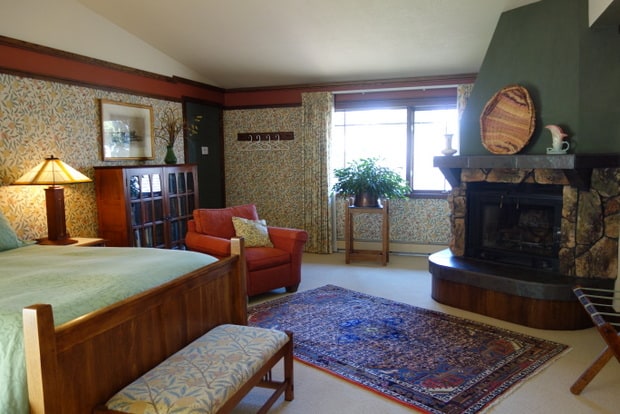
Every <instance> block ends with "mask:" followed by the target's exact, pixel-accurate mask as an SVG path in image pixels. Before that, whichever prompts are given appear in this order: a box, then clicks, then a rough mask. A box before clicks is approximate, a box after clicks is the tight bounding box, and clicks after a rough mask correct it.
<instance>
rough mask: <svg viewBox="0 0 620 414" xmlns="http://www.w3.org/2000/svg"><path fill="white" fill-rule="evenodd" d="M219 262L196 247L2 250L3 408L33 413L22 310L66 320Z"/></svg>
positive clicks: (0, 378) (0, 405)
mask: <svg viewBox="0 0 620 414" xmlns="http://www.w3.org/2000/svg"><path fill="white" fill-rule="evenodd" d="M214 261H216V259H215V258H213V257H211V256H208V255H205V254H201V253H196V252H188V251H176V250H175V251H172V250H161V249H144V248H142V249H139V248H123V247H105V248H102V247H76V246H41V245H30V246H25V247H20V248H18V249H13V250H8V251H4V252H0V413H12V414H28V412H29V407H28V397H27V390H26V387H27V386H26V368H25V362H24V349H23V333H22V309H23V308H24V307H26V306H29V305H33V304H36V303H49V304H51V305H52V306H53V309H54V322H55V323H56V325H60V324H62V323H64V322H67V321H69V320H71V319H74V318H76V317H78V316H80V315H84V314H86V313H88V312H91V311H93V310H95V309H98V308H101V307H104V306H107V305H109V304H112V303H114V302H118V301H119V300H122V299H124V298H127V297H129V296H131V295H133V294H135V293H138V292H141V291H144V290H146V289H148V288H151V287H153V286H157V285H160V284H162V283H164V282H166V281H168V280H171V279H174V278H175V277H177V276H180V275H183V274H185V273H188V272H190V271H192V270H195V269H197V268H199V267H202V266H205V265H208V264H210V263H212V262H214Z"/></svg>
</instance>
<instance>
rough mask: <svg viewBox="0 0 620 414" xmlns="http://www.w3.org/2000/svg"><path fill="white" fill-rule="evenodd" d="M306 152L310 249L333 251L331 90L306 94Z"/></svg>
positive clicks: (305, 216) (304, 112)
mask: <svg viewBox="0 0 620 414" xmlns="http://www.w3.org/2000/svg"><path fill="white" fill-rule="evenodd" d="M301 101H302V107H303V119H302V131H303V152H304V169H305V173H304V227H305V229H306V231H307V232H308V242H307V243H306V251H307V252H310V253H331V252H332V228H331V227H332V225H331V221H332V220H331V209H330V205H329V183H328V179H329V171H328V167H329V142H330V134H331V125H332V111H333V108H334V98H333V95H332V94H331V93H329V92H315V93H302V95H301Z"/></svg>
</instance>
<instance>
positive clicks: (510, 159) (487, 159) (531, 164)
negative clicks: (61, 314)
mask: <svg viewBox="0 0 620 414" xmlns="http://www.w3.org/2000/svg"><path fill="white" fill-rule="evenodd" d="M433 165H434V166H435V167H438V168H439V169H440V170H441V172H442V173H443V175H444V176H445V177H446V179H447V180H448V182H449V183H450V185H452V187H458V186H459V185H460V184H461V171H462V170H463V169H467V168H478V169H493V168H505V169H554V170H563V171H564V174H565V175H566V178H567V179H568V181H569V182H570V184H571V185H572V186H573V187H576V188H579V189H584V190H587V189H588V188H589V187H590V177H591V175H592V169H593V168H616V167H620V154H560V155H460V156H439V157H434V159H433Z"/></svg>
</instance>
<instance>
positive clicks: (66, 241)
mask: <svg viewBox="0 0 620 414" xmlns="http://www.w3.org/2000/svg"><path fill="white" fill-rule="evenodd" d="M77 242H78V241H77V240H75V239H70V238H68V237H67V238H64V239H59V240H50V239H48V238H47V237H43V238H41V239H37V244H47V245H53V246H64V245H67V244H73V243H77Z"/></svg>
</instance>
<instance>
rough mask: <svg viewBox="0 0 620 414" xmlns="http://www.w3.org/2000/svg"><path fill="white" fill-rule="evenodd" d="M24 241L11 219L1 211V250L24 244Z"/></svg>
mask: <svg viewBox="0 0 620 414" xmlns="http://www.w3.org/2000/svg"><path fill="white" fill-rule="evenodd" d="M23 245H24V243H23V242H22V241H21V240H20V239H19V237H17V234H15V231H14V230H13V227H11V223H9V220H7V218H6V217H5V216H4V214H2V212H1V211H0V252H1V251H3V250H10V249H15V248H17V247H21V246H23Z"/></svg>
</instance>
